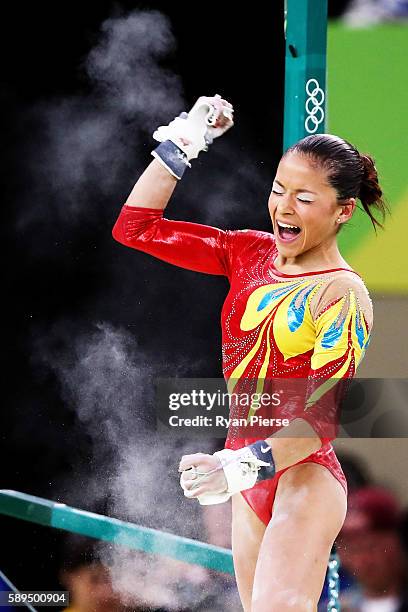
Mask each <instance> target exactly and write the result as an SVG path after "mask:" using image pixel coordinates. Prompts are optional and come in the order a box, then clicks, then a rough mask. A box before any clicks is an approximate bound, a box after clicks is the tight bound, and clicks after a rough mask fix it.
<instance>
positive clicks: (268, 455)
mask: <svg viewBox="0 0 408 612" xmlns="http://www.w3.org/2000/svg"><path fill="white" fill-rule="evenodd" d="M247 448H250V449H251V452H252V453H253V454H254V455H255V457H256V458H257V459H259V460H260V461H262V462H265V463H267V464H268V465H262V466H261V467H259V469H258V476H257V479H256V482H260V481H261V480H269V479H270V478H273V477H274V476H275V474H276V467H275V461H274V458H273V455H272V449H271V447H270V446H268V444H267V443H266V442H265V440H258V442H254V443H253V444H249V446H248V447H247Z"/></svg>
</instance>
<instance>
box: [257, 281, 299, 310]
mask: <svg viewBox="0 0 408 612" xmlns="http://www.w3.org/2000/svg"><path fill="white" fill-rule="evenodd" d="M297 285H298V283H295V284H293V285H289V286H288V287H284V288H283V289H282V288H279V289H273V290H272V291H268V293H265V295H264V296H263V298H262V299H261V301H260V302H259V304H258V308H257V309H256V310H257V312H259V311H260V310H263V309H264V308H266V307H267V306H268V305H269V304H270V303H271V302H273V301H274V300H276V299H277V298H279V297H281V296H282V295H285V293H289V292H290V291H292V289H293V288H294V287H297Z"/></svg>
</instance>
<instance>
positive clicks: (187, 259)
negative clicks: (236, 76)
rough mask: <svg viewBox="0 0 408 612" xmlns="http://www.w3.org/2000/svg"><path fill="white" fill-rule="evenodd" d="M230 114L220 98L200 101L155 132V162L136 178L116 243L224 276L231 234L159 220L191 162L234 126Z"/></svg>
mask: <svg viewBox="0 0 408 612" xmlns="http://www.w3.org/2000/svg"><path fill="white" fill-rule="evenodd" d="M232 112H233V111H232V107H231V105H230V104H229V103H228V102H226V101H225V100H223V99H222V98H221V97H220V96H215V97H214V98H204V97H202V98H199V100H198V101H197V103H196V104H195V105H194V107H193V109H192V110H191V111H190V113H189V114H188V115H187V113H182V114H181V115H180V117H177V118H176V119H175V120H174V121H172V122H171V123H170V124H169V125H168V126H161V127H160V128H158V130H156V132H155V133H154V135H153V136H154V138H155V139H156V140H158V141H159V142H160V145H159V146H158V147H157V148H156V149H155V150H154V151H153V152H152V155H153V156H154V157H155V159H154V160H153V161H152V162H151V163H150V165H149V166H148V167H147V168H146V170H145V171H144V172H143V174H142V175H141V176H140V178H139V179H138V181H137V183H136V185H135V186H134V188H133V189H132V192H131V193H130V195H129V198H128V199H127V202H126V204H125V206H124V207H123V208H122V210H121V213H120V215H119V218H118V219H117V221H116V224H115V226H114V228H113V237H114V238H115V239H116V240H117V241H118V242H120V243H122V244H124V245H125V246H128V247H131V248H133V249H136V250H140V251H143V252H145V253H149V254H150V255H153V256H154V257H157V258H159V259H162V260H164V261H166V262H168V263H171V264H174V265H177V266H181V267H183V268H187V269H189V270H194V271H197V272H204V273H207V274H220V275H227V276H229V245H228V237H229V235H230V234H231V233H230V232H225V231H223V230H220V229H218V228H215V227H210V226H207V225H201V224H196V223H187V222H184V221H170V220H168V219H164V218H163V210H164V209H165V208H166V206H167V204H168V202H169V200H170V198H171V196H172V194H173V191H174V189H175V187H176V185H177V182H178V180H180V179H181V177H182V176H183V173H184V172H185V170H186V168H187V167H189V166H190V160H192V159H195V158H196V157H197V156H198V154H199V152H200V151H202V150H207V148H208V145H209V144H210V143H211V142H212V140H213V138H216V137H218V136H220V135H221V134H223V133H224V132H225V131H226V130H227V129H228V128H229V127H231V126H232V125H233V122H232Z"/></svg>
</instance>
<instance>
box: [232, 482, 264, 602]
mask: <svg viewBox="0 0 408 612" xmlns="http://www.w3.org/2000/svg"><path fill="white" fill-rule="evenodd" d="M265 529H266V526H265V524H264V523H263V522H262V521H261V520H260V519H259V518H258V517H257V515H256V514H255V512H254V511H253V510H252V508H251V507H250V506H249V505H248V503H247V502H246V501H245V499H244V498H243V497H242V495H241V494H240V493H237V494H236V495H233V496H232V553H233V557H234V568H235V576H236V579H237V586H238V592H239V596H240V598H241V602H242V605H243V608H244V611H245V612H250V610H251V599H252V587H253V582H254V575H255V567H256V562H257V559H258V554H259V549H260V546H261V543H262V538H263V536H264V533H265Z"/></svg>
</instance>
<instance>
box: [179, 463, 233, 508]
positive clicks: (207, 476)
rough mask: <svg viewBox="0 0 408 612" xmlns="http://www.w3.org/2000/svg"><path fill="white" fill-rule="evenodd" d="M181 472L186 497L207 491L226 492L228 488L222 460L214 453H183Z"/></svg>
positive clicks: (192, 496) (181, 483) (181, 481)
mask: <svg viewBox="0 0 408 612" xmlns="http://www.w3.org/2000/svg"><path fill="white" fill-rule="evenodd" d="M186 470H187V471H186ZM179 472H182V474H181V477H180V485H181V487H182V488H183V489H184V495H185V496H186V497H189V498H196V497H199V496H200V495H203V494H205V493H210V494H216V493H224V492H225V491H226V490H227V487H228V484H227V480H226V478H225V475H224V470H223V468H222V465H221V461H220V460H219V459H218V457H214V455H207V454H205V453H195V454H193V455H183V457H182V458H181V461H180V465H179Z"/></svg>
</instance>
